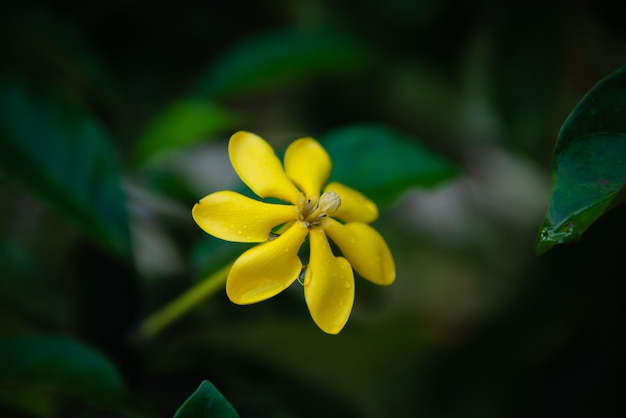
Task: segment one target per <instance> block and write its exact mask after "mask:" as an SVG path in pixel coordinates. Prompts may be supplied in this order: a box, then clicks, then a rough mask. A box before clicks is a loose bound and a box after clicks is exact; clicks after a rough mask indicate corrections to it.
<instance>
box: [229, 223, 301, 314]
mask: <svg viewBox="0 0 626 418" xmlns="http://www.w3.org/2000/svg"><path fill="white" fill-rule="evenodd" d="M307 232H308V229H307V228H306V227H305V226H304V225H302V223H301V222H296V223H294V224H293V225H292V226H291V227H290V228H289V229H288V230H287V231H286V232H285V233H284V234H282V235H281V236H280V237H278V238H276V239H274V240H272V241H268V242H266V243H263V244H260V245H258V246H256V247H253V248H251V249H249V250H248V251H246V252H245V253H243V254H242V255H241V256H240V257H239V258H238V259H237V260H236V261H235V264H233V267H232V268H231V270H230V273H229V274H228V278H227V280H226V294H227V295H228V297H229V298H230V300H231V301H233V302H234V303H238V304H240V305H247V304H250V303H256V302H260V301H262V300H265V299H268V298H271V297H272V296H275V295H277V294H278V293H280V292H282V291H283V290H285V289H286V288H287V287H289V285H291V284H292V283H293V282H294V281H295V280H296V279H297V278H298V276H299V274H300V271H301V270H302V262H301V261H300V258H299V257H298V250H299V249H300V246H301V245H302V242H303V241H304V238H305V237H306V234H307Z"/></svg>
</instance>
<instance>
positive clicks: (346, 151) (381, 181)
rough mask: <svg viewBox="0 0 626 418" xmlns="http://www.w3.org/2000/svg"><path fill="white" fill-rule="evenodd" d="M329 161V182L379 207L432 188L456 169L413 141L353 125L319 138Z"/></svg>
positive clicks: (381, 129) (372, 127) (379, 128)
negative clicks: (354, 191) (419, 189)
mask: <svg viewBox="0 0 626 418" xmlns="http://www.w3.org/2000/svg"><path fill="white" fill-rule="evenodd" d="M320 141H321V142H322V144H323V145H324V147H325V148H326V150H327V151H328V153H329V154H330V156H331V158H332V161H333V170H332V172H331V180H333V181H339V182H341V183H344V184H346V185H347V186H350V187H353V188H355V189H357V190H358V191H360V192H361V193H363V194H365V195H366V196H367V197H369V198H370V199H372V200H374V201H375V202H376V204H377V205H379V207H385V206H388V205H390V204H391V203H393V202H394V201H395V200H396V199H397V198H398V197H399V196H400V195H401V194H402V193H404V192H406V191H407V190H409V189H410V188H413V187H433V186H435V185H437V184H440V183H441V182H443V181H446V180H449V179H451V178H452V177H454V175H455V174H456V169H455V167H454V166H453V165H452V163H451V162H449V161H448V160H446V159H445V158H444V157H442V156H439V155H436V154H434V153H432V152H430V151H428V150H426V149H425V148H424V147H423V146H422V145H420V143H419V142H418V140H417V139H415V138H412V137H410V136H408V135H405V134H403V133H400V132H397V131H395V130H393V129H391V128H388V127H385V126H379V125H353V126H348V127H345V128H341V129H338V130H335V131H333V132H331V133H329V134H326V135H323V136H322V137H321V138H320Z"/></svg>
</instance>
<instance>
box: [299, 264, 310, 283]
mask: <svg viewBox="0 0 626 418" xmlns="http://www.w3.org/2000/svg"><path fill="white" fill-rule="evenodd" d="M306 268H307V266H302V270H300V274H299V275H298V282H300V284H301V285H303V286H307V285H308V284H309V281H310V280H306ZM309 278H310V277H309Z"/></svg>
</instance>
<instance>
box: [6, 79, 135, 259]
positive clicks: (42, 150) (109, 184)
mask: <svg viewBox="0 0 626 418" xmlns="http://www.w3.org/2000/svg"><path fill="white" fill-rule="evenodd" d="M54 93H56V94H54ZM54 93H53V92H51V91H47V92H45V93H43V94H39V95H35V94H34V93H33V92H32V91H27V89H26V88H25V87H24V86H23V85H21V84H12V85H4V86H0V168H2V170H3V171H4V172H5V175H6V176H7V177H8V178H9V180H12V181H14V182H15V183H17V184H21V185H23V186H26V187H27V188H29V189H30V190H31V191H33V192H34V193H36V194H37V195H39V196H40V197H41V198H43V199H44V200H46V201H47V202H48V203H49V204H50V205H52V206H53V207H55V208H56V209H57V210H58V211H59V212H60V213H62V214H64V215H65V216H66V217H67V218H69V219H71V220H73V221H75V222H76V223H77V224H78V225H80V226H81V227H82V229H83V230H84V231H85V232H86V233H87V234H89V235H90V236H91V237H92V238H93V239H94V240H95V241H96V242H99V243H100V244H101V245H102V246H103V247H105V248H108V249H109V250H112V251H113V252H115V253H117V254H121V255H127V254H128V253H129V248H130V234H129V229H128V219H127V213H126V210H125V203H124V196H123V194H122V191H121V186H120V172H119V167H118V162H117V159H116V156H115V153H114V150H113V149H112V147H111V144H110V141H109V138H107V136H106V134H105V132H104V130H103V129H102V127H101V126H100V125H99V124H98V123H97V122H96V120H94V119H93V118H92V117H90V115H88V114H87V113H86V112H85V111H84V110H82V109H80V108H78V107H77V106H76V105H75V104H73V103H72V102H70V101H69V100H68V99H67V98H66V97H65V96H63V95H61V94H59V93H58V92H54Z"/></svg>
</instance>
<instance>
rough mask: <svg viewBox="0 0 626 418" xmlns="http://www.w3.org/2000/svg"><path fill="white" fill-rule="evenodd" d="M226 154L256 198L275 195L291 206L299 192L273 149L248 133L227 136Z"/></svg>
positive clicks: (298, 197) (297, 200)
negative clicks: (228, 139)
mask: <svg viewBox="0 0 626 418" xmlns="http://www.w3.org/2000/svg"><path fill="white" fill-rule="evenodd" d="M228 153H229V155H230V162H231V163H232V165H233V168H234V169H235V171H236V172H237V174H238V175H239V177H240V178H241V180H242V181H243V182H244V183H246V185H247V186H248V187H249V188H250V189H251V190H252V191H253V192H254V193H256V194H257V196H260V197H276V198H278V199H281V200H284V201H286V202H291V203H293V204H294V205H295V204H297V203H298V202H299V200H300V196H301V194H302V193H300V191H299V190H298V188H297V187H296V186H295V185H294V184H293V183H292V182H291V180H289V178H288V177H287V175H286V174H285V170H283V166H282V164H281V163H280V160H279V159H278V157H277V156H276V154H275V153H274V149H273V148H272V147H271V146H270V144H268V143H267V142H265V140H263V139H262V138H260V137H259V136H257V135H254V134H252V133H249V132H241V131H240V132H237V133H236V134H234V135H233V136H232V137H231V138H230V142H229V143H228Z"/></svg>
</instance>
